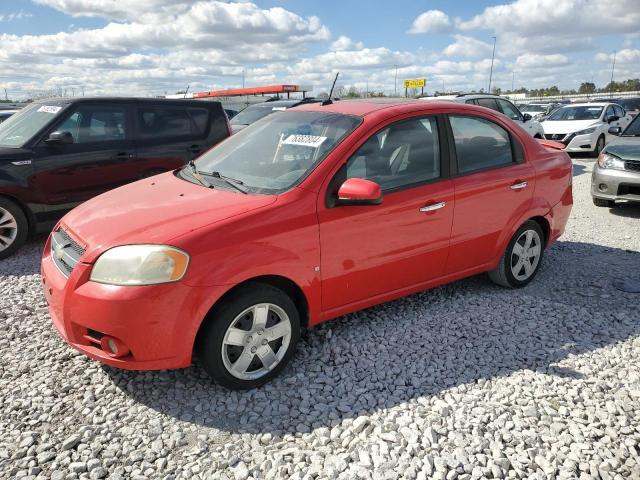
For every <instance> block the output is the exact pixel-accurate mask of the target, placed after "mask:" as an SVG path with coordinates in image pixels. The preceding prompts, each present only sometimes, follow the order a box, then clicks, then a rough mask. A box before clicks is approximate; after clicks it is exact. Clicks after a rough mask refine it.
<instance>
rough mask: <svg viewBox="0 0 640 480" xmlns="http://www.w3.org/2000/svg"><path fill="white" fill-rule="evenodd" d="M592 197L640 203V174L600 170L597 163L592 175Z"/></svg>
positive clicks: (606, 169)
mask: <svg viewBox="0 0 640 480" xmlns="http://www.w3.org/2000/svg"><path fill="white" fill-rule="evenodd" d="M591 196H592V197H594V198H601V199H603V200H627V201H631V202H640V172H634V171H629V170H614V169H608V168H600V166H599V165H598V163H597V162H596V164H595V165H594V167H593V173H592V174H591Z"/></svg>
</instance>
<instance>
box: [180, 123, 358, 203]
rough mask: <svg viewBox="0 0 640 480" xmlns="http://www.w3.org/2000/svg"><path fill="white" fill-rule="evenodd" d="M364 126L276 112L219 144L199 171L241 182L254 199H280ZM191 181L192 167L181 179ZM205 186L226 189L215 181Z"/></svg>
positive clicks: (204, 158) (200, 161)
mask: <svg viewBox="0 0 640 480" xmlns="http://www.w3.org/2000/svg"><path fill="white" fill-rule="evenodd" d="M361 121H362V119H361V118H360V117H354V116H351V115H343V114H338V113H326V112H301V111H288V112H277V113H274V114H273V115H270V116H269V117H267V118H265V119H264V120H261V121H260V122H257V123H254V124H252V125H249V126H248V127H247V128H245V129H243V130H241V131H240V132H238V133H236V134H235V135H233V136H231V137H229V138H228V139H226V140H225V141H224V142H222V143H220V144H218V145H217V146H215V147H214V148H212V149H211V150H209V151H208V152H206V153H205V154H204V155H202V156H201V157H199V158H198V159H197V160H196V161H195V165H196V168H197V170H198V171H199V173H200V174H201V175H205V176H206V174H207V173H209V174H212V173H213V172H217V174H219V175H220V176H221V177H223V178H227V179H229V180H230V181H235V182H237V183H238V184H240V182H242V183H241V185H242V188H243V189H245V190H247V191H248V192H250V193H266V194H277V193H281V192H284V191H286V190H288V189H290V188H291V187H292V186H294V185H295V184H296V183H297V182H299V181H300V180H301V179H302V178H304V177H305V176H306V175H307V174H308V173H309V172H311V170H313V168H314V167H315V166H316V165H317V164H318V163H320V162H321V161H322V159H323V158H324V157H325V156H326V155H327V154H328V153H329V152H331V150H333V149H334V148H335V146H336V145H337V144H338V143H339V142H340V141H341V140H342V139H343V138H344V137H345V136H347V135H348V134H349V133H351V132H352V131H353V130H354V129H355V128H356V127H357V126H358V125H359V124H360V123H361ZM187 175H191V174H190V170H189V168H188V167H187V168H185V169H184V170H183V175H182V176H183V178H186V176H187ZM190 178H192V176H191V177H190ZM206 180H209V181H210V183H212V184H213V185H214V186H218V184H219V183H221V182H219V180H217V179H216V176H212V175H209V176H206ZM222 185H224V184H222Z"/></svg>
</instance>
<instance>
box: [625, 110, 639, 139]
mask: <svg viewBox="0 0 640 480" xmlns="http://www.w3.org/2000/svg"><path fill="white" fill-rule="evenodd" d="M622 136H623V137H640V115H636V117H635V118H634V119H633V121H632V122H631V123H630V124H629V125H627V128H626V129H625V131H624V132H623V133H622Z"/></svg>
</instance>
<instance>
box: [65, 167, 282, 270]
mask: <svg viewBox="0 0 640 480" xmlns="http://www.w3.org/2000/svg"><path fill="white" fill-rule="evenodd" d="M276 199H277V197H276V196H274V195H252V194H247V195H245V194H242V193H240V192H233V191H228V190H222V189H220V188H215V189H212V188H206V187H203V186H201V185H198V184H194V183H191V182H188V181H185V180H182V179H180V178H178V177H176V176H175V175H174V174H173V172H168V173H163V174H161V175H156V176H155V177H150V178H148V179H145V180H140V181H137V182H134V183H131V184H129V185H125V186H124V187H120V188H116V189H115V190H111V191H110V192H107V193H104V194H102V195H100V196H98V197H95V198H93V199H91V200H89V201H87V202H85V203H83V204H82V205H80V206H78V207H76V208H75V209H73V210H72V211H71V212H69V213H68V214H67V215H66V216H65V217H64V218H63V219H62V220H61V224H62V226H63V227H64V228H65V229H67V230H68V231H69V232H70V233H71V235H72V236H74V237H75V238H76V239H77V240H79V241H80V242H81V243H82V244H83V246H84V247H85V249H86V252H85V256H84V258H83V261H84V262H89V263H90V262H92V261H94V260H95V258H96V257H97V256H98V255H100V254H101V253H102V252H104V251H105V250H108V249H109V248H112V247H114V246H117V245H126V244H137V243H158V244H163V243H169V244H170V243H171V240H172V239H174V238H176V237H178V236H180V235H183V234H185V233H189V232H190V231H193V230H197V229H199V228H202V227H204V226H207V225H210V224H212V223H216V222H219V221H222V220H225V219H228V218H231V217H234V216H236V215H240V214H243V213H246V212H248V211H251V210H255V209H258V208H261V207H265V206H267V205H270V204H272V203H273V202H275V201H276Z"/></svg>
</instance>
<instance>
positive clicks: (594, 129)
mask: <svg viewBox="0 0 640 480" xmlns="http://www.w3.org/2000/svg"><path fill="white" fill-rule="evenodd" d="M595 131H596V127H590V128H585V129H584V130H579V131H577V132H576V133H574V135H588V134H590V133H593V132H595Z"/></svg>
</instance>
